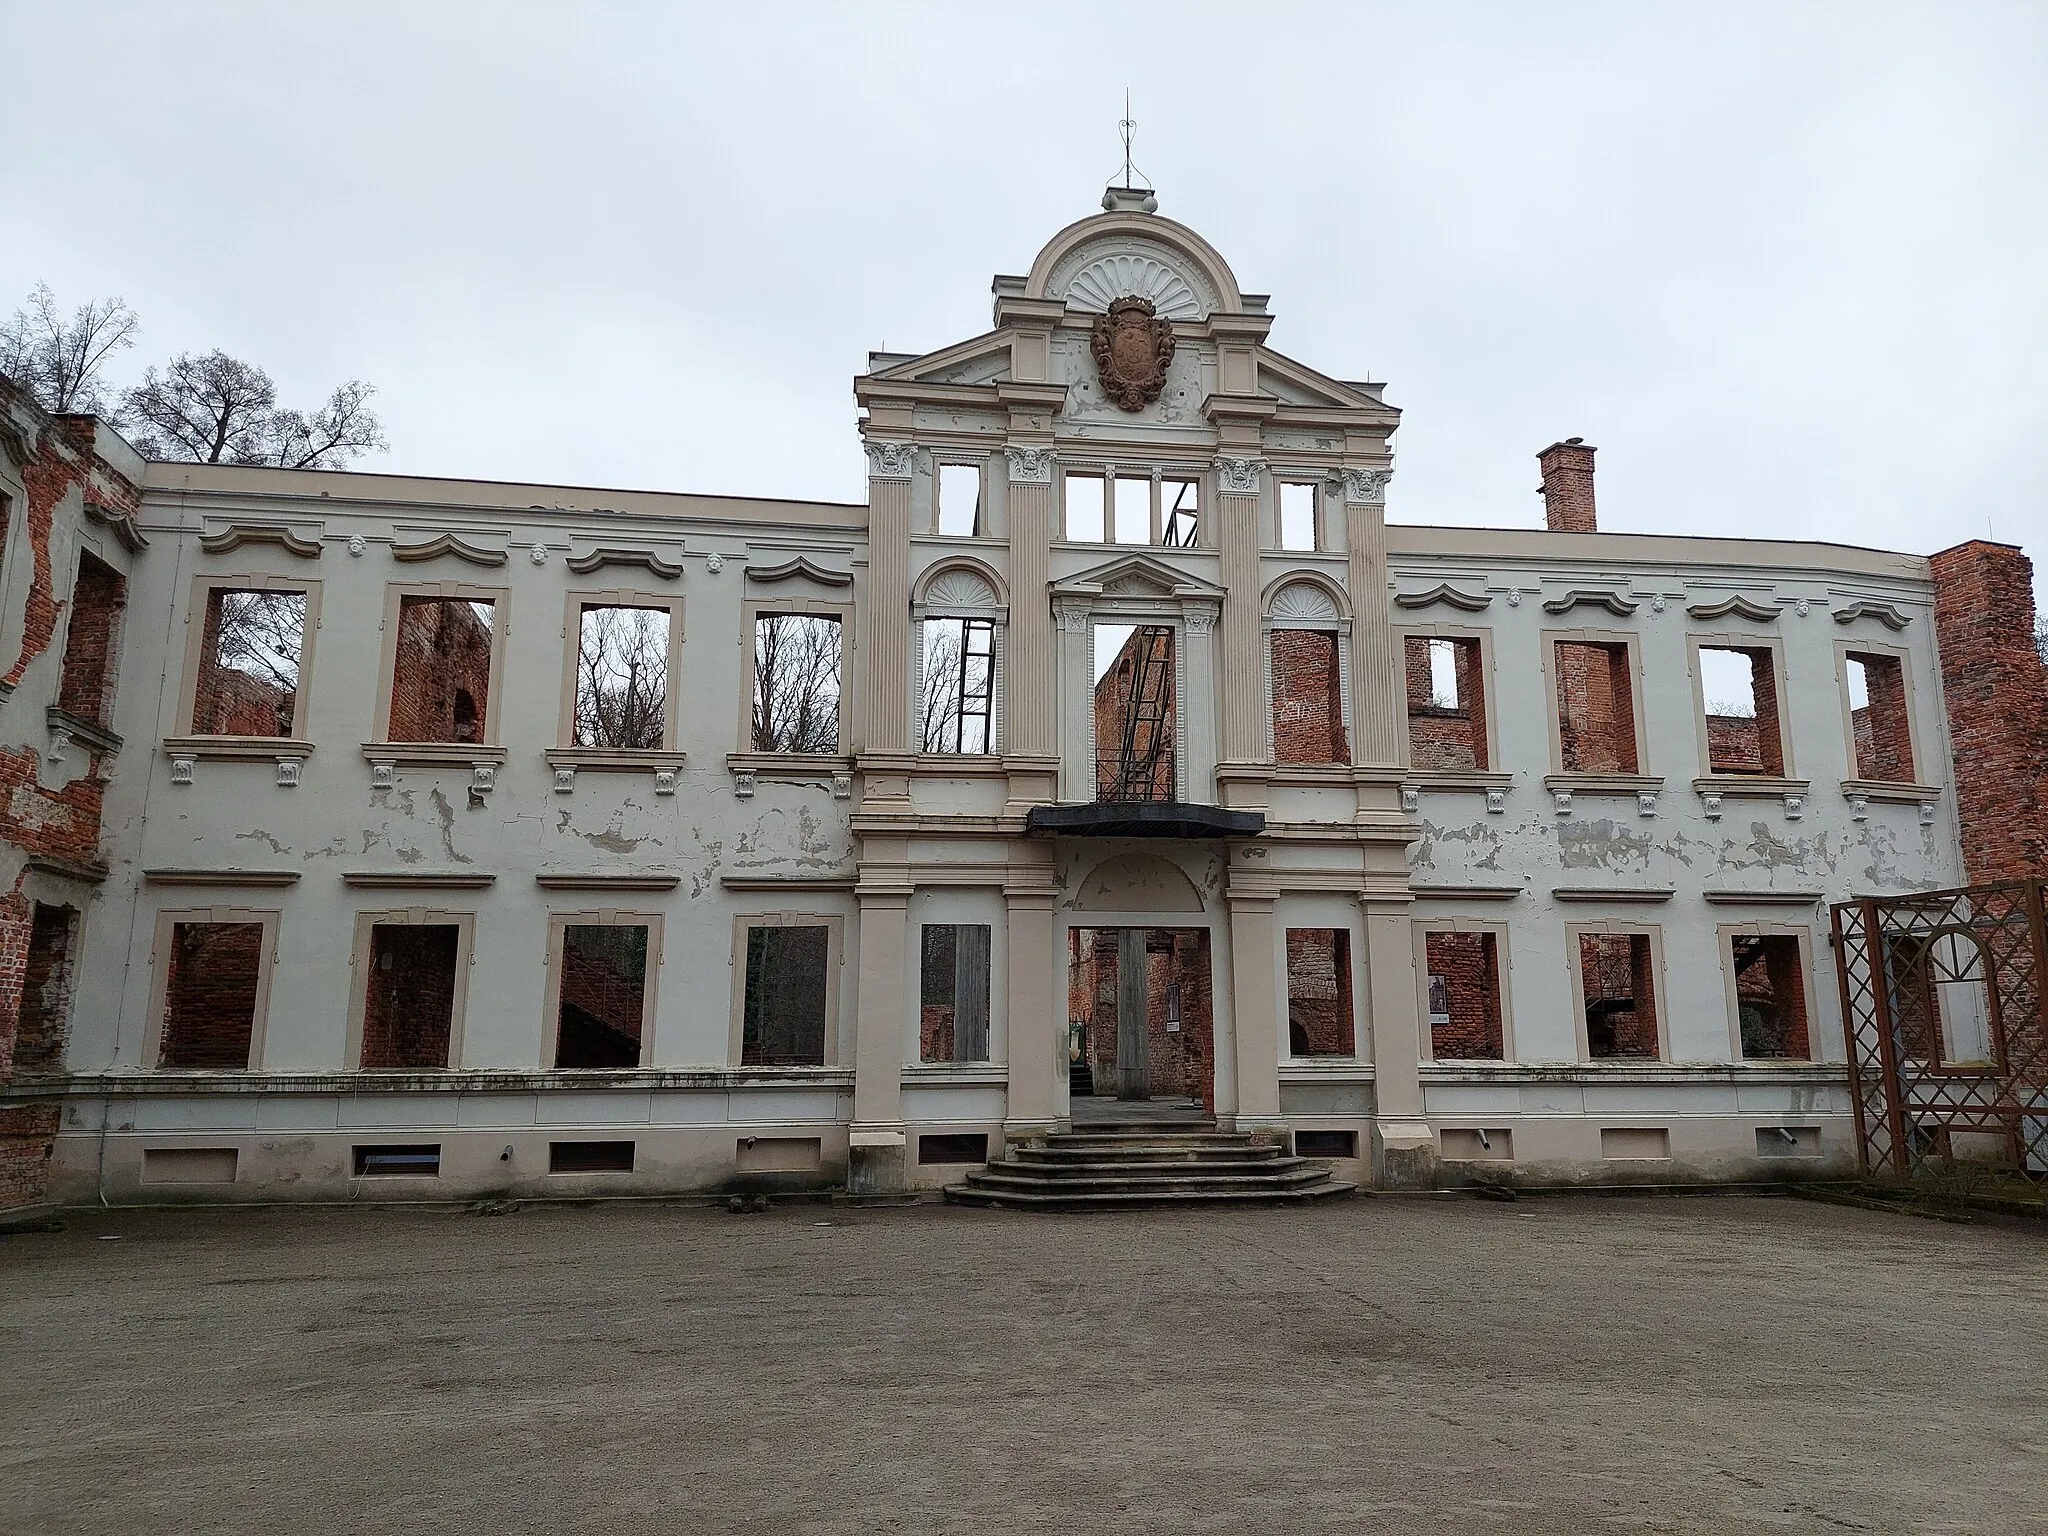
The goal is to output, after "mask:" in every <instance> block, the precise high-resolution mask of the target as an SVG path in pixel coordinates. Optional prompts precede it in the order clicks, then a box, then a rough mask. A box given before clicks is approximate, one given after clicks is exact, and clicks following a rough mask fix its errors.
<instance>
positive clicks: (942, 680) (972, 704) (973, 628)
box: [918, 619, 996, 754]
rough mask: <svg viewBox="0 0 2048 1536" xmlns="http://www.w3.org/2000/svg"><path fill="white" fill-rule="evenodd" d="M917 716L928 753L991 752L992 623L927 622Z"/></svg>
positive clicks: (993, 682)
mask: <svg viewBox="0 0 2048 1536" xmlns="http://www.w3.org/2000/svg"><path fill="white" fill-rule="evenodd" d="M923 630H924V660H923V671H922V675H921V676H920V679H919V684H918V687H919V693H920V697H919V700H918V704H919V715H920V718H921V719H922V720H923V721H924V727H923V731H922V740H923V745H924V750H925V751H927V752H960V753H970V754H974V753H988V752H993V751H994V750H995V701H996V626H995V621H994V620H993V619H926V620H925V621H924V625H923Z"/></svg>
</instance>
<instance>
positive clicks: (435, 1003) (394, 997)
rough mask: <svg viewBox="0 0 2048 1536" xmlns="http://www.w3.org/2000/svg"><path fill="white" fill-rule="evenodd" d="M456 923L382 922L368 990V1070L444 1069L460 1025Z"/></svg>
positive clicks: (375, 931) (373, 935)
mask: <svg viewBox="0 0 2048 1536" xmlns="http://www.w3.org/2000/svg"><path fill="white" fill-rule="evenodd" d="M461 949H462V930H461V928H460V927H458V926H457V925H456V924H454V923H378V924H376V925H374V926H373V927H372V928H371V929H370V975H369V981H368V984H367V985H366V986H365V987H364V989H363V1069H364V1070H365V1071H370V1072H378V1071H393V1072H403V1071H439V1070H441V1069H444V1068H446V1067H447V1065H448V1046H449V1041H450V1038H451V1037H452V1035H453V1033H454V1029H455V979H456V965H457V961H458V958H459V956H460V954H461Z"/></svg>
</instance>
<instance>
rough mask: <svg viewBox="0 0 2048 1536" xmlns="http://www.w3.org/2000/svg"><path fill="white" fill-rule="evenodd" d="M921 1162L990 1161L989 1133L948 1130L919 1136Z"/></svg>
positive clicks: (919, 1159) (919, 1157)
mask: <svg viewBox="0 0 2048 1536" xmlns="http://www.w3.org/2000/svg"><path fill="white" fill-rule="evenodd" d="M917 1160H918V1161H919V1162H920V1163H985V1162H987V1161H988V1133H987V1132H986V1131H974V1132H971V1133H970V1132H965V1131H961V1132H951V1131H949V1132H947V1133H945V1134H944V1135H939V1136H920V1137H918V1138H917Z"/></svg>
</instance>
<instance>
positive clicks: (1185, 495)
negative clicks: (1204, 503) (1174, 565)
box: [1159, 480, 1202, 549]
mask: <svg viewBox="0 0 2048 1536" xmlns="http://www.w3.org/2000/svg"><path fill="white" fill-rule="evenodd" d="M1201 495H1202V493H1201V488H1200V482H1198V481H1194V480H1162V481H1160V482H1159V514H1160V529H1159V542H1160V543H1162V544H1164V545H1165V546H1166V547H1167V548H1168V549H1193V548H1194V547H1195V540H1196V537H1197V535H1198V534H1199V533H1200V531H1201V527H1200V525H1201Z"/></svg>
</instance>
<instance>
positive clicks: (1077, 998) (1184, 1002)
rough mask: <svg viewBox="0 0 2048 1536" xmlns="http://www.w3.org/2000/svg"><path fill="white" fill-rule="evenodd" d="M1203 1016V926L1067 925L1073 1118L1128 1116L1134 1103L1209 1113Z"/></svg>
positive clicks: (1210, 1046)
mask: <svg viewBox="0 0 2048 1536" xmlns="http://www.w3.org/2000/svg"><path fill="white" fill-rule="evenodd" d="M1211 1017H1212V1014H1211V983H1210V977H1209V932H1208V930H1207V929H1205V928H1072V929H1069V930H1068V932H1067V1028H1068V1037H1069V1038H1068V1047H1069V1048H1068V1061H1069V1070H1070V1072H1071V1084H1072V1099H1073V1115H1074V1118H1075V1120H1077V1121H1082V1120H1086V1119H1088V1118H1090V1116H1091V1114H1093V1115H1098V1116H1101V1117H1103V1118H1110V1117H1118V1118H1129V1117H1131V1115H1132V1113H1133V1107H1134V1106H1138V1105H1148V1106H1155V1107H1156V1108H1155V1110H1154V1111H1152V1112H1156V1113H1166V1114H1169V1115H1170V1114H1173V1113H1176V1112H1177V1113H1179V1114H1183V1115H1193V1114H1201V1115H1213V1114H1214V1113H1215V1112H1216V1038H1215V1031H1214V1030H1213V1029H1212V1028H1211ZM1139 1113H1143V1112H1142V1111H1141V1112H1139Z"/></svg>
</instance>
